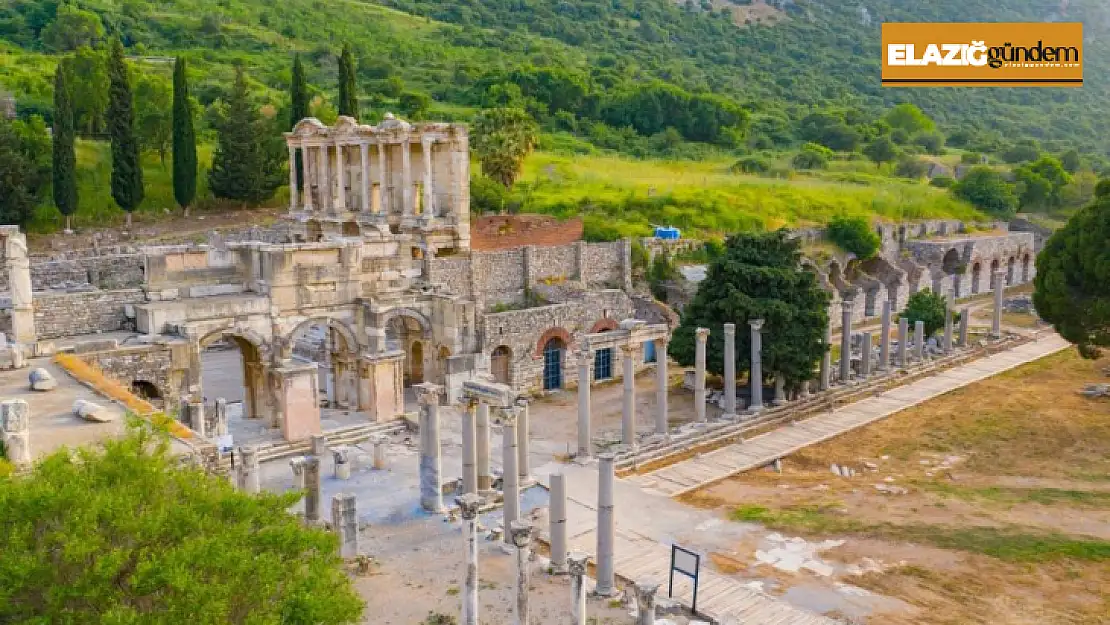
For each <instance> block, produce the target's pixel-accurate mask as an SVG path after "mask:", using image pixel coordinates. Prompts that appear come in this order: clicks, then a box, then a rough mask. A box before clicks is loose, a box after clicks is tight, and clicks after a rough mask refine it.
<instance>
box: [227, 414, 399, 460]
mask: <svg viewBox="0 0 1110 625" xmlns="http://www.w3.org/2000/svg"><path fill="white" fill-rule="evenodd" d="M407 427H408V424H407V422H406V421H405V419H403V418H398V419H394V420H392V421H386V422H383V423H360V424H357V425H348V426H344V427H340V428H335V429H333V430H328V431H327V432H324V436H325V437H327V439H328V446H329V447H335V446H339V445H355V444H357V443H361V442H364V441H366V440H369V439H370V437H372V436H374V435H377V434H395V433H397V432H400V431H402V430H404V429H406V428H407ZM311 446H312V441H310V440H303V441H292V442H289V441H275V442H271V443H263V444H261V445H257V449H258V461H259V463H262V462H269V461H272V460H281V459H283V458H292V457H293V456H299V455H304V454H307V453H308V452H309V450H310V448H311ZM217 470H218V471H219V472H221V473H226V472H228V471H230V470H231V454H227V453H224V454H220V460H219V464H218V465H217Z"/></svg>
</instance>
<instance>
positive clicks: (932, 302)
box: [902, 289, 948, 338]
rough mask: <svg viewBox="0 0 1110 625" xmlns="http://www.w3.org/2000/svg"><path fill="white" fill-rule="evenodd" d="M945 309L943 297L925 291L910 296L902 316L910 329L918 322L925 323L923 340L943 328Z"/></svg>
mask: <svg viewBox="0 0 1110 625" xmlns="http://www.w3.org/2000/svg"><path fill="white" fill-rule="evenodd" d="M947 308H948V306H947V305H946V304H945V302H944V298H943V297H941V296H940V295H939V294H938V293H933V291H932V290H931V289H925V290H923V291H918V292H917V293H914V294H913V295H911V296H910V299H909V300H908V301H907V302H906V309H905V310H903V311H902V316H903V317H905V318H906V319H908V320H909V322H910V327H911V328H912V327H913V326H914V324H915V323H917V322H918V321H923V322H925V338H929V337H930V336H933V335H934V334H936V331H937V330H939V329H941V328H943V327H944V311H945V310H947Z"/></svg>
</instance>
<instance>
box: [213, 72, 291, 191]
mask: <svg viewBox="0 0 1110 625" xmlns="http://www.w3.org/2000/svg"><path fill="white" fill-rule="evenodd" d="M271 126H272V125H271V124H266V123H265V120H263V119H262V116H261V115H260V114H259V112H258V110H257V109H255V108H254V106H253V105H251V102H250V93H249V92H248V90H247V77H246V75H245V74H244V73H243V68H242V67H239V68H237V69H236V70H235V86H234V87H233V88H232V91H231V94H230V96H229V97H228V100H227V110H226V112H225V114H224V116H223V119H221V120H220V123H219V127H218V130H219V137H218V139H217V142H216V152H215V154H213V155H212V169H211V170H210V171H209V172H208V188H209V189H211V191H212V194H213V195H215V196H216V197H220V198H226V199H229V200H238V201H240V202H243V203H247V204H257V203H259V202H263V201H265V200H268V199H270V198H271V197H273V195H274V191H276V190H277V188H278V187H279V186H281V183H282V178H283V176H282V173H281V159H279V158H276V156H275V154H274V153H273V150H271V149H270V145H269V143H268V142H269V141H270V139H271V135H272V132H273V130H274V129H273V128H272V127H271Z"/></svg>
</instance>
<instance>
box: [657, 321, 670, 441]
mask: <svg viewBox="0 0 1110 625" xmlns="http://www.w3.org/2000/svg"><path fill="white" fill-rule="evenodd" d="M667 383H668V379H667V340H666V339H662V338H660V339H655V433H656V434H658V435H659V436H666V435H667V431H668V429H669V423H668V421H669V419H668V416H667V393H668V392H669V391H670V389H669V388H667Z"/></svg>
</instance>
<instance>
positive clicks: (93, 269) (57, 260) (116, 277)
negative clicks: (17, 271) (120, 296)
mask: <svg viewBox="0 0 1110 625" xmlns="http://www.w3.org/2000/svg"><path fill="white" fill-rule="evenodd" d="M86 252H89V253H86ZM92 252H93V251H92V250H83V251H80V252H67V253H65V254H58V255H55V256H50V257H41V256H40V257H37V258H31V287H32V288H33V289H34V290H36V291H43V290H47V289H52V288H64V287H67V286H73V285H81V284H92V285H93V286H95V287H98V288H103V289H130V288H138V287H140V286H142V284H143V257H142V255H141V254H107V255H97V254H95V253H92ZM7 290H8V271H7V268H6V267H4V268H3V269H2V270H0V292H2V291H7Z"/></svg>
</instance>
